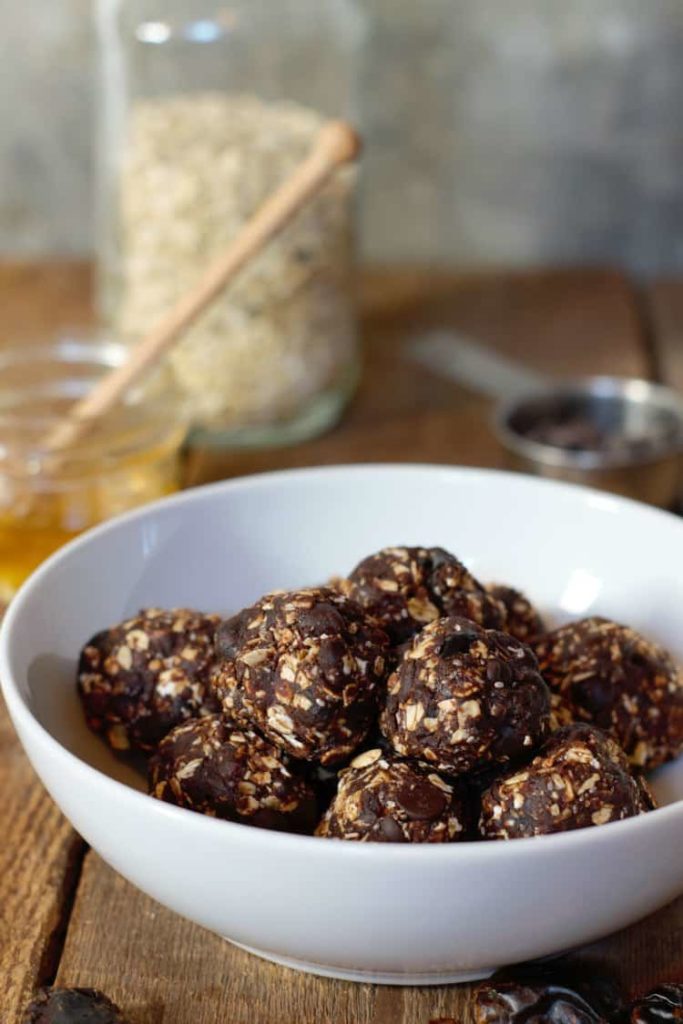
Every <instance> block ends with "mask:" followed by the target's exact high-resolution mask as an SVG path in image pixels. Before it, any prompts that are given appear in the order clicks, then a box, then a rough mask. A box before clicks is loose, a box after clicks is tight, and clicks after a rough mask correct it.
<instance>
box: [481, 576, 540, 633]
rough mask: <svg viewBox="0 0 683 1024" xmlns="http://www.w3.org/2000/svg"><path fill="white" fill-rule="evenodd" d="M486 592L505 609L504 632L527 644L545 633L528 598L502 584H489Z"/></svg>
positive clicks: (538, 616)
mask: <svg viewBox="0 0 683 1024" xmlns="http://www.w3.org/2000/svg"><path fill="white" fill-rule="evenodd" d="M486 592H487V593H488V594H490V595H491V597H494V598H496V599H497V600H498V601H500V602H501V603H502V604H503V606H504V607H505V632H506V633H509V634H510V636H514V637H516V639H517V640H522V641H523V642H524V643H525V644H528V643H529V641H530V640H532V639H533V638H534V637H536V636H540V635H541V634H542V633H544V632H545V624H544V622H543V619H542V618H541V616H540V615H539V613H538V612H537V611H536V609H535V608H534V606H533V605H532V603H531V601H530V600H529V598H528V597H526V596H525V595H524V594H522V592H521V591H519V590H515V589H514V587H507V586H505V584H503V583H489V584H487V586H486Z"/></svg>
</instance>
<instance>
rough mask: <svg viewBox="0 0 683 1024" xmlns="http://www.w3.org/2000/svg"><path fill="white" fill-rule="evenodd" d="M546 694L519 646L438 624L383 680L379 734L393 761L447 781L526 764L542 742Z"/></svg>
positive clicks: (465, 627)
mask: <svg viewBox="0 0 683 1024" xmlns="http://www.w3.org/2000/svg"><path fill="white" fill-rule="evenodd" d="M549 721H550V694H549V692H548V688H547V686H546V685H545V683H544V682H543V679H542V678H541V676H540V674H539V671H538V665H537V662H536V658H535V657H534V655H533V653H532V652H531V650H530V649H529V648H528V647H525V645H524V644H523V643H521V642H520V641H519V640H515V639H514V637H511V636H509V635H508V634H507V633H501V632H498V631H496V630H492V629H487V630H485V629H481V628H480V627H478V626H476V625H475V624H474V623H473V622H468V621H467V620H466V619H458V618H448V619H439V620H438V621H437V622H432V623H431V624H430V625H429V626H426V627H425V628H424V629H423V630H422V632H421V633H418V635H417V636H416V637H415V638H414V640H413V642H412V644H411V646H410V648H409V649H408V651H407V652H406V654H405V656H404V658H403V661H402V662H401V664H400V666H399V668H398V669H397V671H396V672H394V673H392V675H391V676H390V677H389V682H388V684H387V702H386V706H385V709H384V712H383V713H382V717H381V726H382V731H383V732H384V734H385V736H386V737H387V738H388V739H389V740H390V741H391V743H392V745H393V748H394V750H395V751H396V753H398V754H401V755H402V756H404V757H415V758H418V759H420V760H422V761H425V762H427V763H429V764H431V765H433V766H434V767H435V768H436V769H437V770H439V771H443V772H445V773H446V774H451V775H463V774H466V773H470V772H478V771H481V770H483V769H486V768H487V767H489V766H490V765H492V764H493V765H496V764H499V765H502V764H507V763H509V762H511V761H515V760H517V759H518V758H520V757H524V756H527V757H528V756H530V755H531V753H532V752H533V750H534V749H535V748H536V747H537V746H538V745H539V744H540V743H541V742H542V741H543V740H544V739H545V736H546V734H547V732H548V728H549Z"/></svg>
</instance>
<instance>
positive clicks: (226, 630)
mask: <svg viewBox="0 0 683 1024" xmlns="http://www.w3.org/2000/svg"><path fill="white" fill-rule="evenodd" d="M241 628H242V615H241V613H240V614H239V615H233V617H232V618H231V619H228V620H227V621H226V622H222V623H221V624H220V626H219V627H218V631H217V633H216V650H217V651H218V653H219V654H220V655H221V657H223V658H234V657H235V656H236V654H237V648H238V645H239V635H240V632H241Z"/></svg>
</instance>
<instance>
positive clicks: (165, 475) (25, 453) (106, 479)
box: [0, 338, 187, 603]
mask: <svg viewBox="0 0 683 1024" xmlns="http://www.w3.org/2000/svg"><path fill="white" fill-rule="evenodd" d="M126 351H127V350H126V348H125V347H124V346H122V345H119V344H114V343H110V342H104V341H99V340H87V339H76V338H73V339H63V340H60V341H57V342H55V343H53V344H50V345H44V346H40V347H32V346H30V345H18V346H16V347H3V349H2V350H1V351H0V601H1V602H3V603H4V602H7V601H8V600H9V599H10V598H11V597H12V595H13V593H14V591H15V590H16V589H17V587H18V586H19V584H20V583H22V582H23V580H24V579H25V578H26V577H27V576H28V575H29V574H30V573H31V572H32V571H33V570H34V569H35V568H36V567H37V566H38V565H39V564H40V563H41V562H42V561H43V559H44V558H46V557H47V556H48V555H49V554H51V553H52V552H53V551H55V550H56V549H57V548H58V547H60V546H61V545H62V544H64V543H65V542H66V541H68V540H71V539H72V538H73V537H75V536H76V535H77V534H79V533H80V532H81V531H83V530H85V529H87V528H88V527H90V526H94V525H95V524H96V523H99V522H101V521H102V520H104V519H108V518H110V517H111V516H114V515H117V514H118V513H120V512H125V511H127V510H128V509H131V508H134V507H135V506H137V505H142V504H144V503H145V502H147V501H152V500H153V499H155V498H161V497H163V496H164V495H167V494H171V493H172V492H173V491H176V490H178V488H179V486H180V457H179V456H180V449H181V445H182V443H183V440H184V437H185V434H186V431H187V428H186V424H185V423H184V422H183V421H182V420H181V419H180V418H179V416H178V412H177V410H178V405H179V402H178V396H177V393H176V392H175V389H174V388H173V387H172V386H171V385H169V381H168V378H167V377H165V376H163V375H158V376H157V377H156V378H155V379H153V380H152V381H150V382H148V383H147V384H146V386H145V391H144V394H143V393H142V392H140V391H137V392H136V391H131V393H130V394H129V395H128V396H127V398H126V401H125V402H123V403H121V404H120V405H119V406H118V408H117V409H116V410H115V411H112V413H111V414H110V415H109V416H107V417H104V418H103V420H102V422H101V423H99V424H98V426H97V428H96V429H95V430H93V432H92V434H90V435H89V436H88V437H87V438H86V439H84V440H83V441H82V442H81V443H80V444H79V445H78V446H74V447H73V448H70V449H69V450H68V452H63V453H59V454H55V453H54V452H52V453H50V452H48V451H46V450H45V447H44V441H45V438H46V437H48V436H49V433H50V430H51V428H53V427H54V425H55V423H56V422H57V421H58V420H60V419H61V418H62V417H63V416H64V413H65V411H66V409H67V408H68V407H69V406H70V405H71V404H72V403H73V402H74V401H77V400H78V399H79V398H82V397H83V396H84V395H85V394H86V393H87V392H88V391H89V390H90V389H91V388H92V387H93V385H94V384H95V383H96V381H97V380H98V378H99V377H100V376H101V375H102V374H103V373H105V372H106V371H108V370H110V369H111V368H112V367H114V366H117V365H118V364H119V363H120V362H121V361H122V359H123V358H124V357H125V354H126ZM169 409H173V410H174V411H173V414H172V415H169Z"/></svg>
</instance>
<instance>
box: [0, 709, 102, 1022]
mask: <svg viewBox="0 0 683 1024" xmlns="http://www.w3.org/2000/svg"><path fill="white" fill-rule="evenodd" d="M0 751H1V756H0V793H1V794H2V798H1V799H0V835H1V836H2V840H1V841H0V908H1V910H0V978H2V999H1V1003H0V1006H1V1008H2V1013H1V1014H0V1020H2V1022H3V1024H5V1022H7V1024H14V1022H15V1021H19V1020H21V1019H22V1018H21V1011H22V1010H23V1009H24V1008H25V1006H26V1003H27V1002H28V999H29V997H30V995H31V993H32V991H33V989H34V987H35V986H36V985H37V984H40V983H42V982H43V981H49V980H51V978H52V977H53V976H54V973H55V971H56V969H57V964H58V961H59V954H60V950H61V942H62V938H63V935H62V933H63V932H64V931H65V930H66V925H67V923H68V920H67V916H66V915H67V912H68V908H69V905H70V902H71V897H72V895H73V888H74V885H75V883H76V881H77V877H78V868H79V862H80V858H81V855H82V849H83V844H82V842H81V840H80V839H79V838H78V837H77V836H76V834H75V833H74V831H73V830H72V828H71V826H70V825H69V824H68V823H67V821H66V820H65V819H64V818H63V817H62V816H61V814H60V813H59V811H58V810H57V808H56V806H55V805H54V804H53V802H52V800H51V799H50V798H49V797H48V795H47V793H46V792H45V790H44V789H43V788H42V786H41V785H40V783H39V782H38V780H37V778H36V776H35V775H34V774H33V771H32V769H31V767H30V765H29V763H28V761H27V759H26V757H25V755H24V753H23V751H22V750H21V748H20V745H19V740H18V739H17V737H16V734H15V732H14V729H13V728H12V726H11V724H10V720H9V716H8V714H7V711H6V709H5V705H4V703H3V702H2V701H1V699H0Z"/></svg>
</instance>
